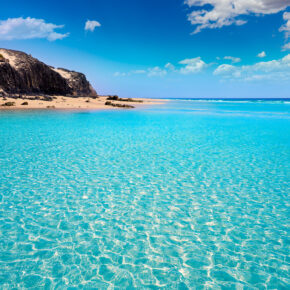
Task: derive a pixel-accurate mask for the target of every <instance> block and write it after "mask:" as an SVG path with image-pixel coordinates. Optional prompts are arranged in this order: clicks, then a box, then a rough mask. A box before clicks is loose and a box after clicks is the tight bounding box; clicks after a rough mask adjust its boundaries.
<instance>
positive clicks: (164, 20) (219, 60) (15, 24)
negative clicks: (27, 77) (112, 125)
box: [0, 0, 290, 98]
mask: <svg viewBox="0 0 290 290" xmlns="http://www.w3.org/2000/svg"><path fill="white" fill-rule="evenodd" d="M88 20H89V22H87V21H88ZM289 36H290V0H223V1H220V0H186V1H183V0H127V1H126V0H123V1H121V0H91V1H88V0H83V1H79V0H78V1H77V0H70V1H54V0H52V1H9V2H8V1H4V2H3V3H1V11H0V47H4V48H11V49H16V50H22V51H25V52H27V53H30V54H32V55H33V56H35V57H36V58H38V59H40V60H42V61H44V62H46V63H47V64H50V65H53V66H56V67H65V68H68V69H72V70H76V71H81V72H83V73H85V74H86V75H87V78H88V79H89V80H90V82H91V83H92V84H93V86H94V87H95V88H96V90H97V92H98V93H99V94H118V95H120V96H123V97H155V98H158V97H161V98H166V97H173V98H178V97H181V98H190V97H290V40H289ZM258 55H259V56H258Z"/></svg>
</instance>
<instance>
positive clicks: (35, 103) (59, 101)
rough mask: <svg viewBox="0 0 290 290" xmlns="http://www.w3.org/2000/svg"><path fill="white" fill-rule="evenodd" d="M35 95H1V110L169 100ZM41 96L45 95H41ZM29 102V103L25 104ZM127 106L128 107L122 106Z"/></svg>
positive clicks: (87, 107)
mask: <svg viewBox="0 0 290 290" xmlns="http://www.w3.org/2000/svg"><path fill="white" fill-rule="evenodd" d="M34 97H35V96H29V95H27V96H25V98H9V97H0V111H1V110H3V111H7V110H124V109H125V110H132V109H133V110H134V109H137V108H140V107H145V106H151V105H161V104H163V103H165V102H167V100H162V99H146V98H134V99H132V100H129V101H128V100H126V101H124V99H122V98H121V99H120V100H110V101H109V103H111V104H110V105H105V103H106V102H108V98H109V97H110V96H99V97H97V98H92V97H77V98H76V97H67V96H52V97H50V100H43V99H37V100H36V99H33V100H30V99H28V98H34ZM39 97H40V98H41V97H43V96H41V95H40V96H39ZM9 102H13V103H14V105H12V106H3V104H5V103H9ZM23 103H27V104H25V105H24V104H23ZM122 106H127V107H122Z"/></svg>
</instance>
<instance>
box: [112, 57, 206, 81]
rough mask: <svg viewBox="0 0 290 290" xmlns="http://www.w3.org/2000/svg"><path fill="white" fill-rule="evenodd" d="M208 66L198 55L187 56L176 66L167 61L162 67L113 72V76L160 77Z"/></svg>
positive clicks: (186, 72)
mask: <svg viewBox="0 0 290 290" xmlns="http://www.w3.org/2000/svg"><path fill="white" fill-rule="evenodd" d="M207 66H208V64H206V63H205V62H204V61H203V60H202V59H201V58H200V57H195V58H189V59H184V60H181V61H180V62H179V63H178V64H177V65H176V66H175V65H173V64H172V63H170V62H168V63H167V64H165V65H164V67H160V66H155V67H149V68H147V69H144V70H143V69H139V70H131V71H129V72H123V73H121V72H115V73H114V76H116V77H121V76H130V75H134V74H139V75H140V74H145V75H147V76H149V77H156V76H158V77H162V76H165V75H167V73H179V74H194V73H199V72H201V71H202V70H203V69H205V68H206V67H207Z"/></svg>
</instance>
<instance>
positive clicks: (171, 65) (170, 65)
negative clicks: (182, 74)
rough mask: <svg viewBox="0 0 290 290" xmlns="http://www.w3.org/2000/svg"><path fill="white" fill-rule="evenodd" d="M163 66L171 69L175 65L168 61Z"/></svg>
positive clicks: (172, 69) (173, 68)
mask: <svg viewBox="0 0 290 290" xmlns="http://www.w3.org/2000/svg"><path fill="white" fill-rule="evenodd" d="M164 67H165V68H167V69H168V70H171V71H174V70H175V66H174V65H173V64H172V63H170V62H168V63H167V64H166V65H165V66H164Z"/></svg>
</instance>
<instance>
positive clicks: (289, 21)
mask: <svg viewBox="0 0 290 290" xmlns="http://www.w3.org/2000/svg"><path fill="white" fill-rule="evenodd" d="M283 19H284V20H285V21H286V23H285V24H284V25H283V26H281V27H280V29H279V31H285V37H286V38H289V36H290V12H284V14H283Z"/></svg>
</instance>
